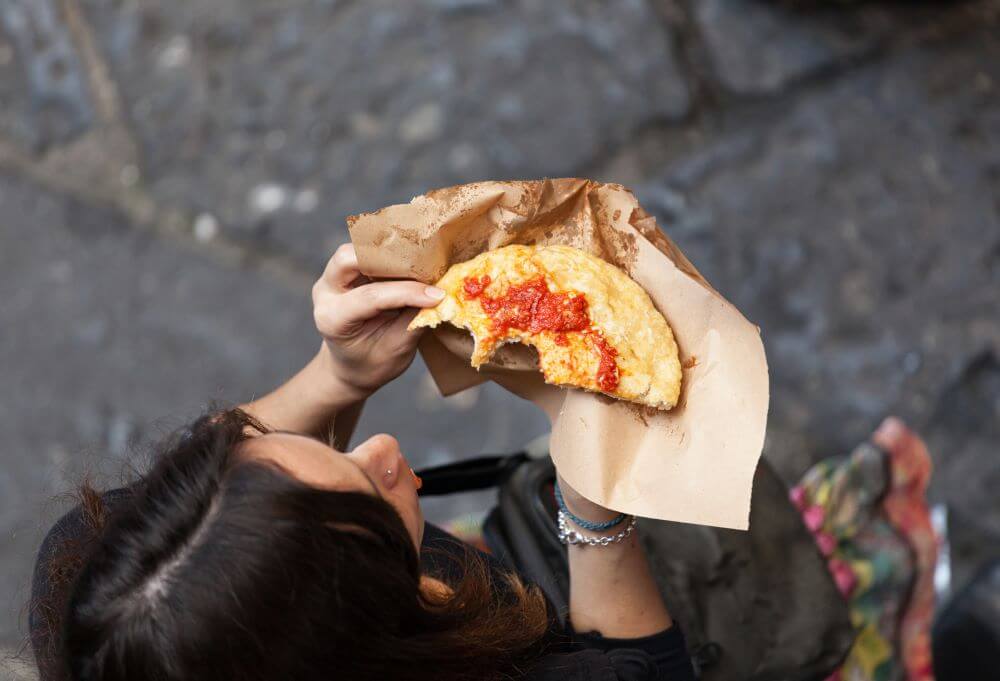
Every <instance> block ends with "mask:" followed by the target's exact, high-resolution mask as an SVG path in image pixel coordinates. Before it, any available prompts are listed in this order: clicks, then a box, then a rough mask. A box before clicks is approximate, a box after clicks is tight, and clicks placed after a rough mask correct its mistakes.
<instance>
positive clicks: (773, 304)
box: [0, 0, 1000, 673]
mask: <svg viewBox="0 0 1000 681" xmlns="http://www.w3.org/2000/svg"><path fill="white" fill-rule="evenodd" d="M542 176H588V177H594V178H596V179H603V180H613V181H617V182H622V183H624V184H627V185H629V186H632V187H633V188H634V189H635V190H636V192H637V194H638V195H639V198H640V200H641V201H642V202H643V204H644V205H645V206H647V207H648V208H649V209H651V210H653V211H654V212H655V213H656V214H657V215H658V216H659V218H660V220H661V225H662V226H663V228H664V229H665V230H666V231H667V232H668V233H669V234H670V235H671V236H672V237H673V238H674V239H675V240H676V241H677V242H678V244H679V245H680V246H681V247H682V248H683V249H684V250H685V251H686V253H687V254H688V255H689V256H690V257H691V259H692V260H693V261H694V262H695V263H696V264H697V265H698V266H699V267H700V268H701V269H702V271H703V272H704V274H705V275H706V276H707V277H708V278H709V280H711V281H712V282H713V283H714V284H715V285H716V286H717V288H719V290H720V291H722V292H723V293H724V294H725V295H727V296H728V297H729V298H730V299H731V300H733V301H734V302H735V303H736V304H737V305H739V306H740V307H741V309H742V310H743V311H744V312H745V313H746V314H747V316H748V317H749V318H750V319H752V320H754V321H755V322H757V323H758V324H760V325H761V327H762V331H763V335H764V340H765V343H766V346H767V350H768V355H769V359H770V364H771V372H772V390H773V400H772V408H771V418H770V428H769V435H768V439H767V444H766V452H767V456H768V457H770V459H771V460H772V461H773V462H774V463H775V464H776V465H777V466H778V468H779V470H780V471H781V473H782V474H783V475H784V476H785V477H786V478H787V479H794V478H795V477H796V476H797V475H799V474H800V473H801V472H802V471H803V470H804V469H805V467H807V466H808V465H809V463H811V462H812V461H815V460H816V459H818V458H821V457H823V456H826V455H830V454H834V453H838V452H841V451H843V450H844V449H845V448H848V447H850V446H851V445H852V444H853V443H855V442H856V441H858V440H859V439H861V438H864V437H865V436H866V435H867V433H868V432H870V430H871V429H872V428H873V427H874V426H875V425H876V424H877V423H878V421H879V420H880V419H881V417H882V416H883V415H885V414H888V413H896V414H899V415H901V416H903V417H904V418H906V419H907V420H909V421H910V422H912V423H913V424H914V425H916V426H917V427H918V428H919V429H921V431H922V432H924V433H925V434H926V435H927V436H928V438H929V440H930V442H931V445H932V450H933V454H934V456H935V463H936V465H937V471H936V474H935V480H934V485H933V489H932V494H933V495H934V498H935V500H943V501H948V502H949V503H950V504H953V505H954V507H955V509H956V513H958V514H959V516H960V517H963V518H966V519H968V520H969V522H973V523H976V524H978V525H980V526H982V527H983V528H986V529H987V530H990V529H991V530H993V531H1000V505H998V504H997V502H996V500H995V495H994V494H992V490H994V489H995V488H996V486H997V484H1000V465H998V464H997V463H996V461H997V459H996V446H995V444H994V443H995V442H997V437H998V435H1000V314H998V312H1000V310H998V301H997V294H998V288H1000V287H998V285H1000V2H998V1H997V0H978V1H970V2H964V3H945V2H939V3H934V2H924V3H877V2H868V3H861V4H859V5H857V6H853V5H852V6H848V7H839V6H838V7H837V8H834V9H823V8H815V7H813V8H810V9H806V10H802V11H800V12H799V11H792V10H789V9H786V8H785V5H783V4H782V3H780V2H768V1H765V0H683V1H682V0H674V1H671V0H619V1H618V2H615V3H606V2H596V1H588V0H546V1H545V2H541V1H539V0H506V1H503V2H501V1H500V0H420V1H413V2H407V3H400V2H392V1H391V0H367V1H365V2H359V1H353V2H352V1H349V0H287V1H285V2H281V3H277V2H273V1H271V0H202V1H201V2H197V3H187V2H167V1H166V0H158V1H157V0H143V1H141V2H140V1H138V0H0V233H2V237H0V291H2V292H3V297H2V300H3V302H2V303H0V377H2V379H3V386H4V396H3V397H2V398H0V433H2V435H3V442H4V447H3V450H2V451H3V453H2V454H0V499H2V500H3V502H2V506H0V530H2V532H3V536H4V538H5V539H4V543H3V544H2V545H0V584H3V585H4V588H3V590H2V591H0V646H3V645H5V646H7V647H8V648H13V647H15V646H16V645H17V643H18V641H19V640H20V637H21V635H22V634H23V630H22V629H21V628H20V627H21V625H20V624H19V622H20V620H19V607H20V605H21V604H22V603H23V600H24V598H25V596H26V591H25V589H26V587H27V584H28V571H29V568H30V565H31V562H32V552H33V550H34V548H35V547H36V546H37V543H38V541H39V539H40V533H41V532H42V531H43V530H44V528H45V527H46V526H47V525H48V524H49V523H51V521H52V519H53V518H54V516H55V515H56V514H57V513H58V510H59V509H60V508H62V505H61V504H60V503H59V502H57V501H56V502H54V501H52V497H53V495H55V494H58V493H59V492H63V491H66V490H67V489H70V488H71V487H72V486H73V484H74V483H75V482H76V481H78V480H79V479H80V476H82V475H83V474H85V473H88V472H89V473H91V474H93V475H95V476H96V477H97V479H99V480H104V481H107V480H111V479H113V478H114V476H115V475H117V473H118V471H120V470H121V469H122V467H123V465H124V463H125V462H127V461H128V462H133V463H134V464H135V465H141V456H140V455H133V454H130V453H129V452H131V451H141V444H142V443H143V442H148V441H149V440H150V439H154V438H155V437H156V436H157V435H158V434H159V433H162V432H163V431H165V430H167V429H169V428H170V427H172V426H175V425H178V424H180V423H182V422H183V421H184V419H185V418H187V417H189V416H191V415H193V414H195V413H197V411H198V409H199V408H200V407H201V406H203V405H204V404H206V403H207V402H208V401H209V400H213V399H217V400H223V401H238V400H242V399H246V398H248V397H250V396H251V395H253V394H255V393H259V392H260V391H262V390H266V389H268V388H269V387H271V386H273V385H274V384H275V383H277V382H278V381H280V380H281V379H282V378H283V377H285V376H287V375H288V374H289V373H290V372H291V371H292V370H293V369H294V368H296V367H297V365H298V364H299V363H301V362H302V361H303V360H304V359H305V358H306V357H307V356H308V355H309V354H310V353H311V352H312V351H313V350H314V348H315V347H316V342H317V341H316V338H315V336H314V333H313V331H312V330H311V324H310V311H309V300H308V288H309V284H310V283H311V281H312V279H313V278H314V277H315V276H316V275H317V274H318V272H319V271H320V268H321V267H322V264H323V262H324V261H325V259H326V257H327V255H328V254H329V252H330V251H331V249H332V248H333V247H334V246H335V245H336V244H338V243H340V242H341V241H343V240H345V239H346V230H345V227H344V222H343V218H344V216H345V215H347V214H350V213H354V212H359V211H364V210H370V209H374V208H377V207H380V206H382V205H385V204H387V203H390V202H396V201H404V200H407V199H408V198H409V197H410V196H412V195H413V194H416V193H420V192H422V191H424V190H426V189H428V188H431V187H435V186H441V185H447V184H453V183H458V182H466V181H474V180H480V179H491V178H492V179H497V178H508V177H521V178H533V177H542ZM542 428H543V424H542V422H541V420H540V419H539V417H538V416H537V415H536V414H534V413H533V412H532V411H531V410H530V409H528V408H527V407H526V406H524V405H521V404H518V403H517V402H516V401H515V400H514V399H513V398H511V397H508V396H506V395H505V394H503V393H502V392H500V391H499V390H496V389H491V388H489V387H487V388H483V389H481V390H479V391H477V392H475V393H471V394H465V395H461V396H457V397H454V398H451V399H448V400H442V399H441V398H439V397H438V396H437V395H436V394H435V392H434V389H433V387H432V385H431V384H430V383H429V382H428V380H427V377H426V372H425V371H424V370H423V368H422V367H421V366H419V363H418V365H415V366H414V367H413V368H412V369H411V370H410V371H409V372H408V373H407V374H406V375H405V377H404V378H403V379H402V380H400V381H398V382H396V383H395V384H393V385H392V386H391V387H389V388H388V389H387V390H386V391H385V392H384V394H381V395H379V396H378V397H377V398H376V399H374V400H373V401H372V404H371V405H370V407H369V409H368V410H367V412H366V416H365V417H364V419H363V422H362V425H361V431H362V433H361V434H362V435H364V434H370V433H373V432H377V431H379V430H386V431H389V432H393V433H394V434H397V435H398V436H399V437H400V439H401V441H402V443H403V446H404V449H405V451H407V452H408V454H410V455H411V457H412V458H413V460H414V461H416V462H418V463H420V464H426V463H429V462H436V461H444V460H447V459H449V458H451V457H454V456H459V455H466V454H475V453H477V452H484V451H503V450H508V449H512V448H515V447H517V446H518V445H519V444H521V443H523V442H524V441H525V440H527V439H529V438H531V437H533V436H535V435H537V434H539V433H541V432H542ZM484 503H485V501H484V500H483V498H482V497H477V498H476V499H471V500H464V501H462V500H458V501H454V502H444V503H443V504H439V505H438V506H437V507H436V508H434V509H432V512H433V513H434V514H436V515H437V517H443V516H444V515H447V514H448V513H452V512H455V511H456V510H460V509H472V508H477V507H481V506H482V505H483V504H484ZM0 654H2V650H0ZM2 670H3V667H2V666H0V671H2ZM11 673H13V672H11Z"/></svg>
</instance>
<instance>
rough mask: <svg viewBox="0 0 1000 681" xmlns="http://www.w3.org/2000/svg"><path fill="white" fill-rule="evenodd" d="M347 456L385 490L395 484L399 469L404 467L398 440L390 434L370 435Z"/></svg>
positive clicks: (399, 472)
mask: <svg viewBox="0 0 1000 681" xmlns="http://www.w3.org/2000/svg"><path fill="white" fill-rule="evenodd" d="M347 456H348V457H349V458H351V459H353V460H354V462H355V463H357V464H358V465H359V466H361V468H362V470H364V471H365V473H367V474H368V477H370V478H371V479H372V480H373V481H374V482H375V484H376V485H378V486H379V487H381V488H382V489H387V490H388V489H392V488H393V487H395V486H396V482H397V481H398V480H399V476H400V474H401V473H402V472H403V471H401V470H400V469H403V468H405V467H406V465H405V461H403V455H402V454H401V453H400V450H399V442H398V441H397V440H396V438H394V437H392V436H391V435H375V436H373V437H370V438H368V439H367V440H365V441H364V442H362V443H361V444H359V445H358V446H357V447H355V448H354V451H352V452H350V453H348V454H347Z"/></svg>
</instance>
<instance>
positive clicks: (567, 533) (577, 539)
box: [559, 509, 635, 546]
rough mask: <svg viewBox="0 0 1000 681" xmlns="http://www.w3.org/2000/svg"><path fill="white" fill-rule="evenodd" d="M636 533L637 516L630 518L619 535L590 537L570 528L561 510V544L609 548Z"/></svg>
mask: <svg viewBox="0 0 1000 681" xmlns="http://www.w3.org/2000/svg"><path fill="white" fill-rule="evenodd" d="M634 531H635V516H634V515H632V516H629V518H628V524H627V525H625V529H624V530H622V531H621V532H619V533H618V534H609V535H606V536H603V537H588V536H587V535H585V534H580V532H578V531H576V530H574V529H572V528H571V527H570V526H569V519H568V518H567V517H566V514H565V513H564V512H563V511H562V509H560V510H559V542H560V543H562V544H585V545H587V546H609V545H611V544H620V543H621V542H623V541H624V540H625V538H626V537H628V536H629V535H630V534H632V532H634Z"/></svg>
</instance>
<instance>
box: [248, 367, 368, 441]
mask: <svg viewBox="0 0 1000 681" xmlns="http://www.w3.org/2000/svg"><path fill="white" fill-rule="evenodd" d="M363 405H364V398H363V397H360V396H358V394H357V393H356V391H354V390H353V389H352V388H350V387H349V386H346V385H344V384H343V383H342V382H341V380H340V379H339V378H338V377H337V373H336V372H335V371H333V370H332V368H331V358H330V356H329V353H327V352H326V351H325V349H320V351H319V352H318V353H316V356H315V357H313V358H312V360H310V361H309V363H308V364H306V365H305V367H303V368H302V370H301V371H299V372H298V373H297V374H295V375H294V376H292V378H290V379H288V381H286V382H285V383H284V384H282V385H281V386H280V387H278V388H276V389H274V390H273V391H271V392H269V393H268V394H266V395H264V396H263V397H261V398H258V399H256V400H254V401H252V402H249V403H247V404H243V405H240V409H242V410H243V411H245V412H247V413H248V414H250V415H251V416H253V417H254V418H256V419H257V420H258V421H260V422H261V423H263V424H264V425H266V426H268V427H269V428H273V429H275V430H290V431H292V432H294V433H304V434H306V435H312V436H314V437H319V438H322V439H324V440H329V439H330V438H331V437H334V434H336V435H337V436H339V437H334V439H335V440H343V443H342V444H343V445H344V446H346V441H347V440H349V439H350V434H351V431H353V429H354V425H355V424H356V423H357V417H358V416H359V415H360V414H361V407H362V406H363ZM352 415H353V418H351V416H352ZM342 424H343V426H348V425H349V426H350V427H349V429H347V428H345V427H343V426H342ZM337 431H340V432H337Z"/></svg>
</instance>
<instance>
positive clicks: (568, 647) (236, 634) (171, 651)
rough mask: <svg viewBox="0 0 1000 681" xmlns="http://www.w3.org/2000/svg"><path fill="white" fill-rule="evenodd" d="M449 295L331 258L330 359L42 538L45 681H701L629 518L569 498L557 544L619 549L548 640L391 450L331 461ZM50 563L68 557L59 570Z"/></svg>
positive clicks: (196, 433) (605, 555)
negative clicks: (430, 511)
mask: <svg viewBox="0 0 1000 681" xmlns="http://www.w3.org/2000/svg"><path fill="white" fill-rule="evenodd" d="M443 295H444V294H443V292H442V291H440V290H438V289H435V288H433V287H428V286H425V285H423V284H420V283H418V282H413V281H392V282H370V281H367V280H365V279H364V278H363V277H362V276H361V275H360V272H359V270H358V263H357V258H356V256H355V254H354V250H353V248H352V247H351V246H349V245H345V246H342V247H341V248H340V249H338V251H337V252H336V254H335V255H334V257H333V258H332V259H331V261H330V263H329V265H328V266H327V268H326V271H325V272H324V274H323V276H322V278H321V279H320V280H319V281H318V282H317V284H316V286H315V287H314V288H313V302H314V316H315V321H316V325H317V328H318V330H319V332H320V334H321V335H322V336H323V343H322V347H321V349H320V351H319V353H318V354H317V355H316V357H315V358H314V359H313V360H312V361H311V362H310V363H309V364H308V365H307V366H306V367H305V368H304V369H303V370H302V371H300V372H299V373H298V374H297V375H296V376H295V377H293V378H292V379H291V380H289V381H288V382H287V383H286V384H285V385H283V386H282V387H280V388H278V389H277V390H275V391H274V392H272V393H270V394H269V395H266V396H264V397H262V398H260V399H258V400H255V401H253V402H251V403H249V404H246V405H243V406H242V407H241V408H240V409H238V410H232V411H224V412H217V413H210V414H207V415H205V416H204V417H202V418H201V419H199V420H198V421H197V422H195V423H194V424H193V425H192V426H191V427H189V428H188V429H187V430H186V431H185V432H184V433H182V434H181V435H180V436H179V437H177V438H175V439H173V440H172V441H170V442H168V443H166V444H164V445H163V446H162V448H161V451H160V452H158V461H157V463H156V465H155V466H154V468H153V470H152V471H151V472H150V473H149V474H148V475H147V476H146V477H145V478H143V479H142V480H141V481H139V483H137V484H136V485H133V486H132V487H130V488H128V489H126V490H120V491H117V492H114V493H111V494H110V495H105V497H104V498H103V499H97V498H94V497H93V495H91V497H90V503H88V504H85V505H84V506H83V507H82V509H80V510H78V511H77V512H76V513H75V514H73V515H71V516H70V518H69V519H68V520H65V521H63V522H61V523H60V525H58V526H57V530H56V531H54V532H53V533H51V534H50V537H49V538H47V540H46V545H45V546H43V549H42V558H41V559H40V561H39V564H40V565H45V566H47V568H46V569H44V570H42V571H40V572H39V573H37V574H36V583H35V590H36V593H35V598H34V600H35V605H36V607H35V608H34V609H33V622H32V624H33V636H32V641H33V644H34V645H35V649H36V655H38V657H39V662H40V666H41V668H42V670H43V676H44V677H46V678H68V679H73V680H77V681H110V680H118V679H150V680H156V681H159V680H163V681H173V680H175V679H176V680H178V681H180V680H184V681H198V680H201V679H205V680H212V681H217V680H220V679H240V680H256V679H259V680H261V681H265V680H267V681H271V680H278V679H281V680H284V679H294V680H300V679H301V680H307V679H309V680H311V679H324V680H328V679H341V678H343V679H444V680H447V679H500V678H504V679H506V678H526V679H575V678H580V679H583V678H587V679H591V678H593V679H596V678H601V679H622V680H626V679H634V680H639V679H689V678H693V676H692V672H691V665H690V661H689V659H688V657H687V653H686V652H685V650H684V641H683V637H682V636H681V634H680V632H679V630H678V629H677V627H676V626H675V625H674V624H673V623H672V622H671V619H670V616H669V614H668V612H667V610H666V608H665V606H664V604H663V601H662V599H661V597H660V595H659V592H658V590H657V588H656V586H655V584H654V582H653V579H652V577H651V575H650V572H649V568H648V565H647V562H646V557H645V555H644V554H643V552H642V549H641V547H640V545H639V542H638V541H637V538H636V535H635V533H634V532H633V531H632V530H633V529H634V523H633V522H632V521H631V519H628V518H623V517H621V516H619V514H615V513H613V512H611V511H609V510H607V509H604V508H601V507H599V506H597V505H595V504H593V503H591V502H589V501H587V500H585V499H584V498H582V497H581V496H579V495H578V494H576V493H575V492H574V491H573V490H572V489H571V488H570V487H569V486H568V485H566V484H565V482H561V490H562V503H563V504H564V511H565V512H566V513H567V514H568V515H566V516H565V517H566V518H569V519H570V520H567V521H566V523H567V525H566V531H567V532H569V531H573V532H576V533H577V534H576V535H573V536H574V537H576V538H577V539H580V538H581V537H590V538H599V537H602V536H607V537H612V538H615V539H617V540H618V541H615V542H612V543H610V544H608V545H606V546H605V545H596V546H594V545H587V544H574V545H571V546H569V548H568V551H569V568H570V579H571V593H570V604H569V613H568V622H569V625H570V626H569V627H568V628H560V627H559V626H558V625H557V624H556V621H557V620H556V618H555V617H554V613H552V612H551V608H550V607H549V606H548V605H547V603H546V601H545V598H544V596H543V595H542V593H541V591H540V590H539V589H538V588H537V587H535V586H532V585H529V584H527V583H526V582H525V581H524V580H522V579H521V578H519V577H518V576H517V575H511V574H506V573H504V572H503V571H502V570H501V569H499V568H498V567H497V565H496V564H495V563H494V562H491V559H490V558H489V557H486V556H483V555H482V554H477V552H475V551H474V550H473V549H471V548H469V547H462V546H461V545H460V543H458V542H457V540H454V539H451V538H449V537H448V536H447V535H446V534H444V533H443V532H441V531H440V530H437V529H436V528H433V527H431V526H426V525H425V524H424V521H423V516H422V514H421V511H420V505H419V502H418V498H417V487H418V481H417V480H416V479H415V477H414V476H413V475H412V473H411V471H410V468H409V466H408V464H407V463H406V460H405V459H404V458H403V455H402V454H401V452H400V450H399V445H398V443H397V442H396V440H394V439H393V438H392V437H390V436H388V435H377V436H375V437H373V438H370V439H368V440H367V441H365V442H363V443H361V444H360V445H358V446H356V447H355V448H354V449H353V450H351V451H344V452H341V451H337V449H334V447H332V446H330V444H327V441H330V442H331V443H332V444H333V445H334V446H340V447H344V444H345V443H346V442H347V440H348V439H349V435H350V430H351V429H352V427H353V422H354V420H355V419H356V416H357V414H358V412H359V409H360V405H361V404H362V403H363V401H364V400H365V399H366V398H367V397H368V396H369V395H371V394H372V393H374V392H375V391H376V390H377V389H378V388H379V387H381V386H382V385H384V384H386V383H387V382H389V381H391V380H392V379H393V378H395V377H396V376H398V375H399V374H400V373H402V372H403V371H404V370H405V369H406V367H407V366H408V365H409V364H410V362H411V361H412V360H413V356H414V352H415V349H416V344H417V340H418V334H417V333H413V332H409V331H407V330H406V326H407V324H408V323H409V321H410V320H411V319H412V318H413V316H414V314H415V312H416V308H421V307H428V306H433V305H435V304H436V303H437V302H438V301H439V300H440V299H441V298H442V297H443ZM331 434H332V436H331ZM98 502H102V503H103V506H102V503H98ZM104 506H109V507H111V508H110V510H108V509H106V508H104ZM102 515H106V516H107V522H103V523H102V522H101V516H102ZM88 519H89V521H90V522H84V520H88ZM88 525H89V526H95V527H97V526H100V527H98V532H97V533H96V534H95V538H94V539H93V541H91V542H90V545H89V546H87V547H86V549H85V551H84V550H83V549H81V541H83V539H84V534H85V532H84V529H83V528H84V526H88ZM587 528H591V529H587ZM594 528H596V529H594ZM57 546H63V547H65V546H71V547H76V548H77V549H78V550H80V552H81V555H82V557H81V559H80V560H79V561H76V562H74V560H73V556H72V555H70V556H69V559H68V560H67V554H66V552H62V554H61V558H60V559H59V560H55V559H53V555H54V554H58V553H59V552H58V551H57V550H56V547H57ZM53 566H54V567H53ZM66 566H69V567H66ZM68 576H72V577H73V579H72V581H71V582H70V580H68V579H67V577H68ZM60 579H61V580H62V582H63V583H66V584H71V586H69V587H68V588H66V589H61V588H60V586H59V584H60ZM64 593H65V596H63V594H64ZM46 620H48V622H49V624H50V625H52V624H53V622H52V621H53V620H58V621H57V622H56V623H55V624H56V626H50V628H49V630H48V631H46V629H45V628H44V626H43V625H44V624H45V622H46ZM577 632H585V633H577Z"/></svg>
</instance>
